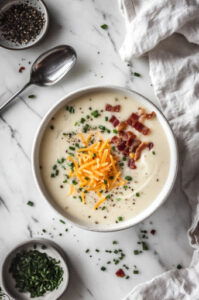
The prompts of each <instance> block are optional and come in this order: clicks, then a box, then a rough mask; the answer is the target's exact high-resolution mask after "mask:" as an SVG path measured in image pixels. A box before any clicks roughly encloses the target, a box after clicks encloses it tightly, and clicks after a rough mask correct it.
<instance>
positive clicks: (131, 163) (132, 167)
mask: <svg viewBox="0 0 199 300" xmlns="http://www.w3.org/2000/svg"><path fill="white" fill-rule="evenodd" d="M128 167H129V168H130V169H136V168H137V167H136V165H135V161H134V159H133V158H130V159H129V160H128Z"/></svg>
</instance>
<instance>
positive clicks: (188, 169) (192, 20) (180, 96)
mask: <svg viewBox="0 0 199 300" xmlns="http://www.w3.org/2000/svg"><path fill="white" fill-rule="evenodd" d="M119 1H120V7H121V10H122V13H123V15H124V17H125V20H126V28H127V33H126V37H125V40H124V43H123V45H122V47H121V49H120V55H121V57H122V59H124V60H127V61H128V60H130V59H131V58H132V57H133V56H137V57H138V56H141V55H143V54H146V53H148V56H149V66H150V76H151V80H152V84H153V87H154V91H155V94H156V96H157V98H158V99H159V101H160V104H161V106H162V109H163V111H164V114H165V115H166V117H167V119H168V120H169V121H170V124H171V126H172V128H173V130H174V132H175V136H176V137H177V140H178V143H179V152H180V154H181V157H180V160H181V164H180V165H181V192H182V193H185V194H186V196H187V199H188V201H189V203H190V205H191V207H192V210H193V220H192V225H191V228H190V229H189V242H190V244H191V246H192V247H193V248H195V251H194V255H193V259H192V263H191V265H190V267H188V268H186V269H182V270H172V271H169V272H166V273H164V274H162V275H160V276H158V277H156V278H154V279H152V280H151V281H149V282H147V283H144V284H141V285H139V286H137V287H135V288H134V289H133V291H132V292H131V293H130V295H128V297H127V298H125V299H126V300H127V299H128V300H199V187H198V185H199V0H153V1H148V0H119ZM179 196H180V195H179Z"/></svg>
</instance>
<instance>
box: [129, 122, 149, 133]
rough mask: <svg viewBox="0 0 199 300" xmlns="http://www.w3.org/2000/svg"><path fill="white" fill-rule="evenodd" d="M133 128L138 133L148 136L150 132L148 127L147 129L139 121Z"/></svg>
mask: <svg viewBox="0 0 199 300" xmlns="http://www.w3.org/2000/svg"><path fill="white" fill-rule="evenodd" d="M133 127H134V128H135V129H136V130H137V131H139V132H141V133H142V134H144V135H147V134H149V132H150V129H149V128H148V127H146V126H145V125H144V124H142V123H140V122H139V121H137V122H136V123H135V124H134V125H133Z"/></svg>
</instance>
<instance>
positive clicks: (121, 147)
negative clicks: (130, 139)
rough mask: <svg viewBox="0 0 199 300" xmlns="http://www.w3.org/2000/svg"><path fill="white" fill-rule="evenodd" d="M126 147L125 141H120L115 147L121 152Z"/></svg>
mask: <svg viewBox="0 0 199 300" xmlns="http://www.w3.org/2000/svg"><path fill="white" fill-rule="evenodd" d="M125 147H126V142H125V141H122V142H121V143H119V145H118V146H117V149H118V150H119V151H123V150H124V149H125Z"/></svg>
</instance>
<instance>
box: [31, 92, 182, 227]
mask: <svg viewBox="0 0 199 300" xmlns="http://www.w3.org/2000/svg"><path fill="white" fill-rule="evenodd" d="M99 91H101V92H109V91H111V92H113V93H117V92H118V93H122V94H123V95H126V96H127V97H128V96H129V97H134V98H135V99H137V100H138V101H139V102H140V104H141V105H142V104H143V106H144V107H146V108H148V110H149V111H155V112H156V115H157V118H158V120H159V122H160V123H161V125H162V127H163V129H164V131H165V134H166V136H167V140H168V143H169V148H170V166H169V174H168V177H167V180H166V182H165V184H164V186H163V188H162V190H161V192H160V193H159V195H158V197H157V198H156V199H154V201H153V202H152V203H151V204H150V205H149V206H148V207H147V208H146V209H145V210H143V211H142V212H141V213H139V214H138V215H136V216H135V217H133V218H131V219H129V220H126V221H123V222H119V223H115V224H112V225H101V224H87V225H85V224H83V223H80V222H79V221H77V219H75V218H73V217H72V216H70V215H69V214H67V212H66V211H64V210H63V209H62V208H61V207H60V206H58V205H57V204H56V202H55V201H54V200H53V199H52V197H51V196H50V195H49V193H48V191H47V189H46V188H45V186H44V184H43V181H42V178H41V174H40V168H39V153H40V143H41V140H42V137H43V134H44V132H45V130H46V128H47V127H48V126H49V122H50V120H51V118H52V117H53V116H54V115H55V114H56V112H58V111H59V110H60V109H61V108H62V107H64V106H65V105H66V103H67V102H68V101H71V100H73V99H75V98H78V97H80V96H82V95H85V94H89V93H93V92H99ZM32 169H33V175H34V179H35V182H36V185H37V187H38V189H39V191H40V192H41V194H42V195H43V197H44V198H45V199H46V200H47V201H48V203H49V204H50V205H51V206H52V207H53V208H54V209H55V210H56V211H57V212H59V213H60V214H61V215H62V216H63V217H64V218H66V219H67V220H68V221H70V222H72V223H73V224H75V225H77V226H79V227H81V228H83V229H87V230H91V231H99V232H109V231H118V230H122V229H126V228H129V227H131V226H133V225H135V224H137V223H139V222H142V221H143V220H144V219H146V218H147V217H149V216H150V215H151V214H152V213H153V212H154V211H156V210H157V208H158V207H159V206H160V205H162V204H163V203H164V201H165V200H166V199H167V197H168V195H169V194H170V192H171V190H172V188H173V185H174V183H175V179H176V175H177V170H178V151H177V144H176V141H175V137H174V135H173V132H172V130H171V127H170V125H169V123H168V121H167V120H166V118H165V117H164V115H163V114H162V112H161V111H160V110H159V109H158V108H157V107H156V106H155V105H154V104H153V103H152V102H151V101H150V100H148V99H147V98H145V97H144V96H142V95H141V94H139V93H137V92H135V91H132V90H128V89H125V88H122V87H116V86H94V87H86V88H83V89H81V90H78V91H76V92H73V93H70V94H69V95H67V96H65V97H64V98H62V99H61V100H60V101H59V102H58V103H57V104H55V105H54V106H53V107H52V108H51V109H50V110H49V111H48V113H47V114H46V115H45V116H44V118H43V120H42V122H41V124H40V126H39V129H38V131H37V133H36V137H35V140H34V143H33V152H32Z"/></svg>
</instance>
